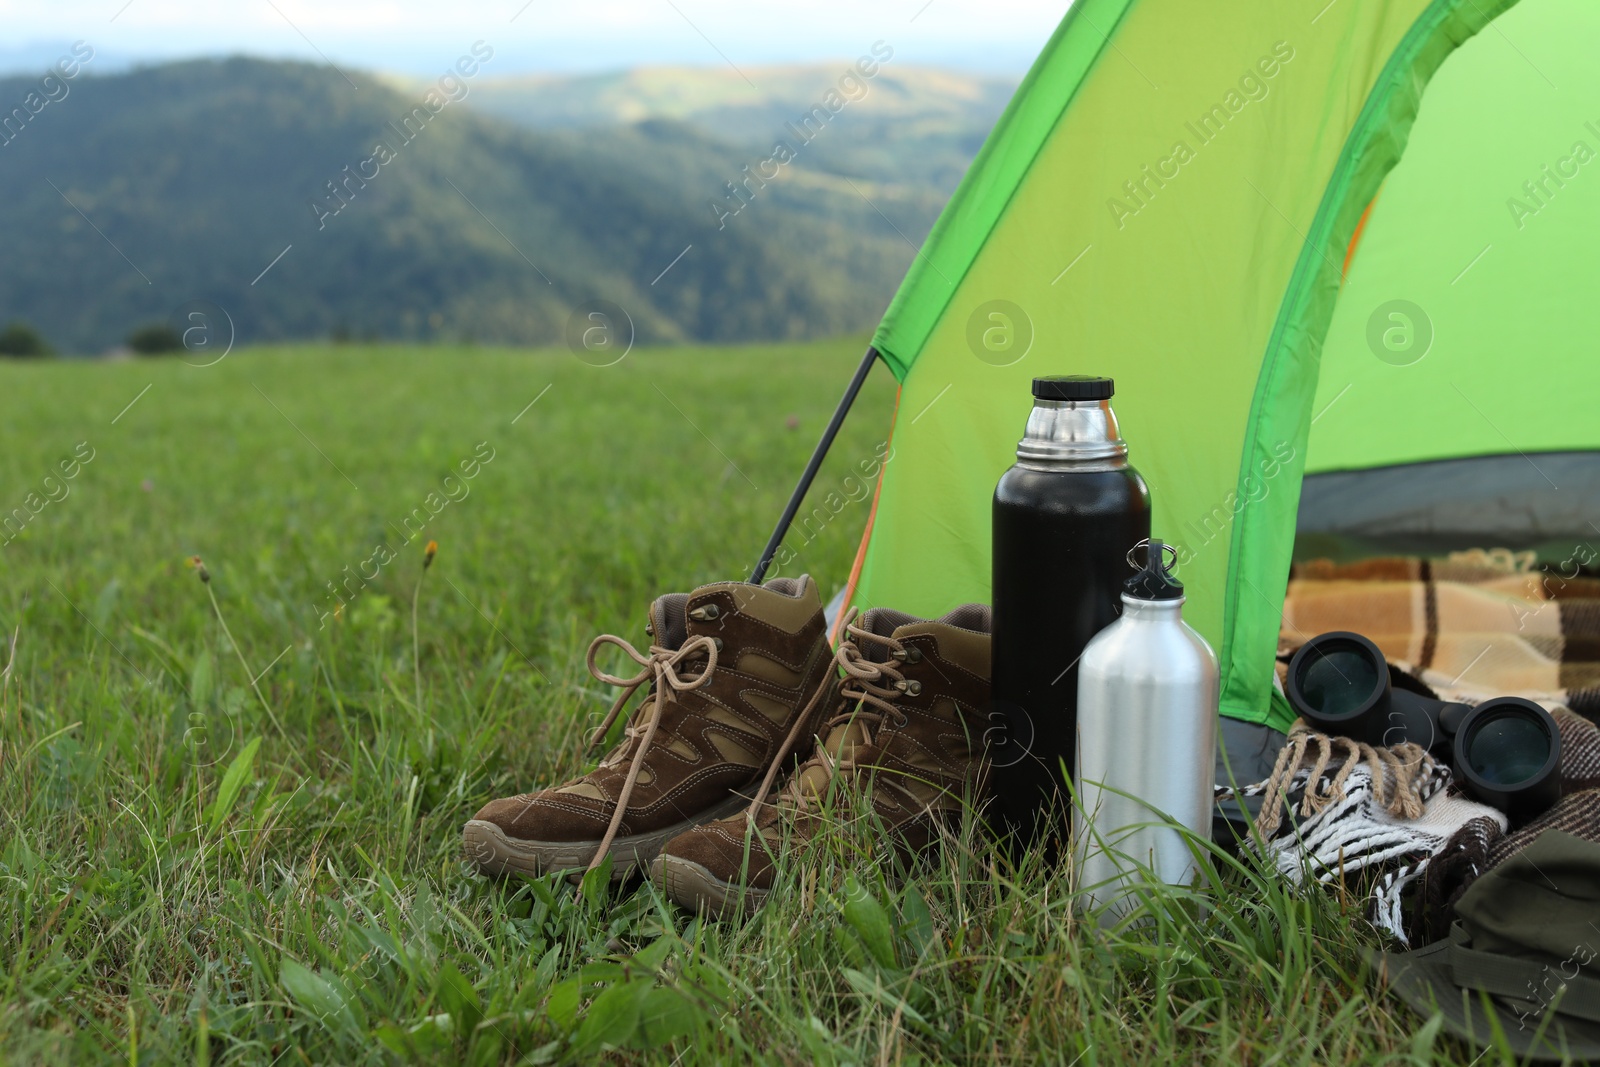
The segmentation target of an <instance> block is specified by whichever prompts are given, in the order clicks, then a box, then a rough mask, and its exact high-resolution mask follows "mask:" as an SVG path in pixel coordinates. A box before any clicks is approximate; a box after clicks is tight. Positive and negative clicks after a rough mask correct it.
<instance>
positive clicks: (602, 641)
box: [587, 634, 717, 871]
mask: <svg viewBox="0 0 1600 1067" xmlns="http://www.w3.org/2000/svg"><path fill="white" fill-rule="evenodd" d="M602 645H615V646H616V647H617V648H620V649H622V651H623V652H624V653H626V654H627V656H628V658H630V659H632V660H633V661H634V662H635V663H637V664H638V665H639V667H640V670H639V673H638V674H635V675H631V676H630V677H626V678H623V677H619V676H618V675H615V674H609V673H607V672H606V671H603V670H601V669H600V667H599V665H598V664H596V663H595V654H596V653H598V652H599V651H600V648H601V646H602ZM702 656H703V657H704V659H705V662H704V663H703V664H702V663H699V662H691V661H698V660H699V659H700V658H701V657H702ZM587 663H588V667H589V673H590V674H591V675H593V676H594V678H595V680H596V681H600V682H605V683H606V684H607V685H615V686H621V687H622V693H621V695H619V696H618V697H617V699H616V702H615V703H614V704H612V705H611V710H610V711H608V712H607V713H606V717H605V718H604V719H603V720H602V721H601V723H600V725H599V726H598V727H597V728H596V729H595V732H594V734H593V735H592V736H591V737H590V738H589V748H590V749H591V750H593V749H595V748H598V747H599V746H600V744H601V743H602V742H604V741H605V738H606V734H607V733H608V732H610V730H611V726H612V724H613V723H615V722H616V721H617V716H618V715H619V714H621V712H622V709H623V708H624V707H625V706H626V705H627V703H628V701H629V700H631V699H633V695H634V694H635V693H637V692H638V691H639V687H640V686H642V685H645V684H646V683H650V684H651V685H652V688H653V690H654V696H655V699H654V700H647V701H646V702H645V703H646V704H648V705H649V708H650V710H649V712H648V713H643V714H639V713H636V714H635V716H634V721H632V722H630V723H629V724H628V728H627V730H626V732H625V733H624V734H623V737H622V741H621V742H620V743H618V745H617V747H616V748H614V749H612V750H611V753H610V755H608V756H606V758H605V759H603V760H601V761H600V766H602V767H618V766H621V765H622V764H623V763H629V766H628V775H627V777H626V778H624V779H623V782H622V790H621V791H620V792H619V793H618V794H617V799H616V804H615V806H614V807H613V809H612V812H611V824H610V825H609V826H607V827H606V833H605V836H604V837H602V838H601V839H600V847H599V848H598V849H596V850H595V854H594V859H593V860H591V861H590V862H589V870H591V871H592V870H594V869H595V868H596V867H598V866H600V863H601V861H603V860H604V859H605V858H606V854H607V853H608V852H610V851H611V842H612V841H614V840H615V839H616V836H617V829H618V828H619V827H620V826H621V825H622V817H623V815H624V813H626V812H627V810H628V801H629V800H630V799H632V797H633V787H634V784H635V783H636V782H637V781H638V780H639V770H640V768H642V767H643V766H644V756H645V753H646V752H648V751H649V750H650V745H651V743H652V742H654V741H655V737H656V728H657V727H659V726H660V725H661V716H662V714H663V713H664V711H665V709H666V706H667V705H668V704H670V703H672V701H673V695H674V694H675V693H684V692H687V691H689V690H691V689H698V688H700V687H701V686H703V685H705V684H706V683H707V682H709V681H711V675H712V673H713V672H714V671H715V670H716V669H717V645H716V642H715V641H714V640H713V639H712V638H710V637H705V636H701V637H691V638H689V639H688V640H687V641H685V642H684V643H683V644H682V646H680V647H679V648H676V649H672V648H663V647H661V646H660V645H651V646H650V654H649V655H648V656H647V655H644V654H643V653H641V652H640V651H639V650H638V649H636V648H634V647H633V645H632V644H631V643H629V642H628V641H626V640H624V639H623V638H621V637H617V636H616V635H614V634H601V635H600V636H599V637H596V638H595V639H594V641H592V642H591V643H590V645H589V655H588V659H587ZM684 667H695V668H698V673H695V674H692V675H685V674H682V673H680V669H682V668H684ZM644 706H645V705H644V704H641V705H640V712H643V709H644ZM630 761H631V762H630Z"/></svg>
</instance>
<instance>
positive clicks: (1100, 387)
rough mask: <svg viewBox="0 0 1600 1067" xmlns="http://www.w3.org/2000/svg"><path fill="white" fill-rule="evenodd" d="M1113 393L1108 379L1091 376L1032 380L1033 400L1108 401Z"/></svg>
mask: <svg viewBox="0 0 1600 1067" xmlns="http://www.w3.org/2000/svg"><path fill="white" fill-rule="evenodd" d="M1115 392H1116V386H1115V383H1114V382H1112V380H1111V379H1110V378H1099V377H1096V376H1095V375H1092V374H1052V375H1049V376H1047V377H1044V378H1035V379H1034V380H1033V398H1034V399H1035V400H1110V399H1111V397H1112V394H1113V393H1115Z"/></svg>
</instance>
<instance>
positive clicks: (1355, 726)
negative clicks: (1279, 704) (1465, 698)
mask: <svg viewBox="0 0 1600 1067" xmlns="http://www.w3.org/2000/svg"><path fill="white" fill-rule="evenodd" d="M1284 695H1285V696H1286V697H1287V698H1288V700H1289V706H1290V707H1292V708H1293V709H1294V710H1295V714H1297V715H1299V716H1300V717H1301V718H1303V719H1304V720H1305V721H1306V722H1307V724H1309V725H1310V726H1311V727H1312V728H1313V729H1316V730H1320V731H1322V732H1323V733H1327V734H1336V735H1339V736H1343V737H1350V738H1354V739H1355V740H1357V741H1363V742H1365V743H1367V744H1369V745H1375V746H1383V747H1387V748H1392V747H1393V746H1395V745H1398V744H1401V743H1402V742H1406V743H1410V744H1415V745H1419V746H1421V747H1422V748H1424V749H1427V750H1428V751H1429V752H1431V753H1432V754H1433V755H1434V756H1435V757H1436V758H1442V759H1444V760H1446V761H1447V762H1448V763H1449V765H1450V769H1451V770H1452V771H1454V772H1455V777H1456V778H1457V780H1459V781H1460V782H1461V785H1462V788H1464V789H1465V790H1466V791H1467V793H1469V794H1470V795H1472V796H1473V797H1474V798H1476V799H1478V800H1480V801H1482V802H1483V803H1485V804H1492V805H1494V806H1495V807H1497V808H1499V809H1500V810H1501V811H1504V812H1506V813H1508V814H1512V815H1514V816H1516V817H1518V818H1523V817H1527V816H1529V815H1533V814H1537V813H1538V812H1540V811H1544V810H1545V809H1547V808H1549V807H1550V806H1551V805H1552V804H1554V803H1555V802H1556V800H1557V799H1559V797H1560V796H1561V773H1560V768H1561V731H1560V729H1559V728H1558V727H1557V726H1556V721H1555V719H1554V718H1552V717H1551V715H1550V713H1549V712H1548V711H1546V710H1545V709H1544V708H1542V707H1540V706H1539V705H1538V704H1535V703H1534V702H1533V701H1531V700H1524V699H1523V698H1521V697H1496V698H1494V699H1493V700H1486V701H1484V702H1483V703H1482V704H1479V705H1477V706H1475V707H1469V706H1467V705H1466V704H1463V703H1447V702H1445V701H1441V700H1436V699H1432V698H1430V697H1427V696H1424V695H1422V694H1420V693H1414V692H1410V691H1408V690H1405V689H1395V688H1394V686H1393V683H1392V681H1391V680H1390V677H1389V665H1388V663H1387V662H1385V660H1384V658H1383V653H1382V652H1381V651H1380V650H1379V649H1378V646H1377V645H1375V644H1373V643H1372V642H1371V641H1370V640H1368V639H1367V638H1365V637H1362V636H1361V635H1360V634H1357V633H1351V632H1349V631H1345V630H1339V631H1335V632H1332V633H1325V634H1322V635H1320V636H1318V637H1313V638H1312V639H1311V640H1309V641H1307V642H1306V643H1305V644H1304V645H1301V646H1300V649H1299V651H1297V652H1296V653H1295V654H1294V656H1293V657H1291V658H1290V660H1289V672H1288V676H1287V677H1286V678H1285V679H1284Z"/></svg>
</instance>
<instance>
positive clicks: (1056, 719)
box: [990, 374, 1150, 854]
mask: <svg viewBox="0 0 1600 1067" xmlns="http://www.w3.org/2000/svg"><path fill="white" fill-rule="evenodd" d="M1112 391H1113V386H1112V381H1111V379H1110V378H1095V377H1090V376H1088V375H1081V374H1074V375H1068V376H1060V377H1049V378H1035V379H1034V380H1033V398H1034V399H1033V411H1032V412H1031V413H1030V414H1029V415H1028V425H1027V429H1026V430H1025V431H1024V433H1023V437H1022V441H1021V442H1020V443H1019V444H1018V445H1017V463H1016V466H1014V467H1012V468H1011V469H1010V470H1008V471H1006V472H1005V474H1004V475H1002V476H1001V478H1000V484H999V485H998V486H996V487H995V491H994V542H993V560H994V563H993V566H994V572H993V577H994V582H993V593H992V597H993V601H994V603H993V607H994V639H993V650H994V651H993V657H994V658H993V668H992V669H993V680H992V690H993V710H992V714H993V717H994V719H995V724H996V725H997V726H998V727H1000V730H999V731H998V733H999V735H1000V736H999V738H992V739H993V740H996V741H997V742H998V743H996V744H995V745H993V746H992V747H991V750H990V755H991V759H992V760H993V765H994V770H993V772H992V773H991V778H990V780H991V781H992V782H993V783H994V791H995V795H996V799H997V800H998V801H999V806H1000V814H1001V815H1002V817H1003V818H1004V820H1005V822H1006V823H1007V824H1008V829H1009V830H1010V831H1011V832H1012V833H1013V834H1014V835H1015V836H1014V838H1013V840H1014V841H1016V842H1017V843H1018V844H1020V845H1024V846H1026V845H1030V844H1033V843H1039V844H1042V845H1044V846H1045V847H1046V848H1047V850H1048V851H1049V852H1050V853H1051V854H1057V853H1058V852H1059V851H1060V849H1059V847H1058V846H1060V845H1062V844H1065V843H1066V842H1067V841H1068V840H1069V838H1068V836H1067V830H1068V818H1069V813H1070V805H1069V803H1068V798H1067V793H1066V789H1065V788H1064V773H1063V768H1065V775H1066V776H1070V774H1071V768H1073V767H1074V766H1075V765H1076V763H1075V761H1076V758H1077V753H1076V739H1077V728H1078V711H1077V705H1078V659H1079V657H1081V656H1082V655H1083V649H1084V646H1086V645H1087V644H1088V643H1089V639H1090V638H1091V637H1093V636H1094V635H1095V634H1097V633H1099V632H1100V630H1102V629H1104V628H1105V627H1106V626H1108V625H1110V623H1111V622H1112V621H1113V620H1115V619H1116V617H1117V616H1118V614H1120V612H1121V607H1122V600H1121V594H1122V583H1123V579H1125V578H1126V577H1127V576H1128V574H1129V570H1128V558H1127V557H1128V553H1129V552H1130V550H1132V549H1133V548H1134V547H1135V546H1136V545H1138V544H1139V542H1140V541H1145V540H1148V539H1149V537H1150V493H1149V490H1148V489H1147V488H1146V487H1145V484H1144V479H1143V478H1141V477H1139V472H1138V471H1136V470H1134V469H1133V468H1132V467H1130V466H1129V465H1128V446H1127V444H1126V443H1125V442H1124V441H1123V440H1122V437H1121V435H1120V434H1119V432H1118V429H1117V417H1116V415H1115V414H1114V413H1113V412H1112V410H1111V394H1112ZM1141 562H1142V560H1141ZM1047 811H1048V812H1051V813H1052V818H1051V819H1050V820H1049V821H1048V822H1047V821H1045V819H1044V814H1045V812H1047Z"/></svg>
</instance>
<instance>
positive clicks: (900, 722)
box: [894, 714, 911, 730]
mask: <svg viewBox="0 0 1600 1067" xmlns="http://www.w3.org/2000/svg"><path fill="white" fill-rule="evenodd" d="M910 725H911V720H910V719H908V718H906V717H905V715H903V714H902V715H900V716H899V717H897V718H896V719H895V720H894V728H895V729H896V730H904V729H905V728H906V727H908V726H910Z"/></svg>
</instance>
